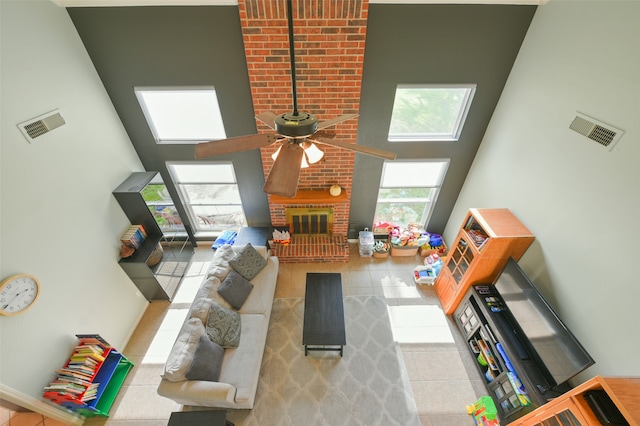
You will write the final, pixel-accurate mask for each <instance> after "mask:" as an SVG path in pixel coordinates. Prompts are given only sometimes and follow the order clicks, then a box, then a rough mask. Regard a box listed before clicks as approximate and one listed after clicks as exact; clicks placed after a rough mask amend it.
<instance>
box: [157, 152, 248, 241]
mask: <svg viewBox="0 0 640 426" xmlns="http://www.w3.org/2000/svg"><path fill="white" fill-rule="evenodd" d="M167 168H168V169H169V172H170V174H171V177H172V179H173V181H174V182H175V183H176V186H177V187H178V190H179V191H178V193H179V195H180V199H181V200H182V202H183V204H184V207H185V209H186V210H187V214H188V215H189V218H190V221H191V224H192V225H193V226H194V228H195V232H196V233H197V232H216V231H223V230H227V229H237V228H238V227H240V226H246V218H245V215H244V209H243V207H242V200H241V198H240V192H239V190H238V185H237V183H236V179H235V172H234V170H233V164H231V163H170V162H168V163H167Z"/></svg>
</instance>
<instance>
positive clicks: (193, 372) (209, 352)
mask: <svg viewBox="0 0 640 426" xmlns="http://www.w3.org/2000/svg"><path fill="white" fill-rule="evenodd" d="M223 357H224V348H223V347H222V346H220V345H219V344H217V343H215V342H212V341H211V340H209V337H207V336H200V340H199V341H198V347H197V348H196V352H195V354H194V356H193V362H192V363H191V366H190V367H189V369H188V370H187V372H186V374H185V376H186V378H187V379H189V380H206V381H208V382H217V381H218V378H219V377H220V370H221V368H222V359H223Z"/></svg>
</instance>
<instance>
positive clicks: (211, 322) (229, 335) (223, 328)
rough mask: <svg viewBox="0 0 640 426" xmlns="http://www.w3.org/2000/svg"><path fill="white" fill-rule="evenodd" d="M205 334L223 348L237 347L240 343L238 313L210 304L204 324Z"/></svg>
mask: <svg viewBox="0 0 640 426" xmlns="http://www.w3.org/2000/svg"><path fill="white" fill-rule="evenodd" d="M205 328H206V331H207V336H209V339H211V341H212V342H216V343H217V344H219V345H220V346H222V347H223V348H237V347H238V345H239V344H240V314H239V313H238V312H236V311H232V310H230V309H225V308H223V307H222V306H220V305H218V304H215V303H214V304H212V305H211V309H210V310H209V317H208V318H207V324H206V327H205Z"/></svg>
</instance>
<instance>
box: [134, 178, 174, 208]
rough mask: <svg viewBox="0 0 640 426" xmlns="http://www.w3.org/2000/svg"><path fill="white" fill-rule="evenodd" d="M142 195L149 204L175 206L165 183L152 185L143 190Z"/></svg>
mask: <svg viewBox="0 0 640 426" xmlns="http://www.w3.org/2000/svg"><path fill="white" fill-rule="evenodd" d="M141 194H142V198H143V199H144V200H145V201H146V202H147V204H158V203H170V204H173V200H172V199H171V196H170V195H169V192H167V188H166V187H165V185H164V183H151V184H149V185H147V186H145V187H144V188H143V189H142V193H141Z"/></svg>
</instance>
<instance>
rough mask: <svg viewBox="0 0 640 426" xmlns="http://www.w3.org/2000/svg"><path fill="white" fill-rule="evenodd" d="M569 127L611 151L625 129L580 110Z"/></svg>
mask: <svg viewBox="0 0 640 426" xmlns="http://www.w3.org/2000/svg"><path fill="white" fill-rule="evenodd" d="M569 128H570V129H571V130H573V131H575V132H578V133H580V134H581V135H583V136H586V137H588V138H589V139H591V140H592V141H595V142H597V143H598V144H600V146H601V147H603V148H606V149H607V150H609V151H610V150H611V148H613V145H614V144H615V143H616V142H618V139H620V137H622V134H623V133H624V131H623V130H620V129H616V128H615V127H613V126H611V125H609V124H605V123H603V122H601V121H598V120H596V119H595V118H592V117H589V116H587V115H584V114H581V113H579V112H578V113H576V116H575V118H574V119H573V121H572V122H571V125H569Z"/></svg>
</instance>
